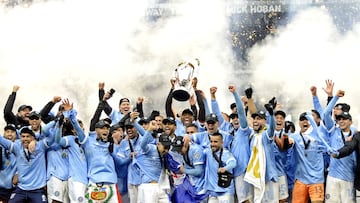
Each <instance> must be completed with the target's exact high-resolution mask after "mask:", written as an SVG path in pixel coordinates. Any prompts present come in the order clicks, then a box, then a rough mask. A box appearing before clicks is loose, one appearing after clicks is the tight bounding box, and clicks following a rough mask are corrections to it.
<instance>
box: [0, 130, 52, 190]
mask: <svg viewBox="0 0 360 203" xmlns="http://www.w3.org/2000/svg"><path fill="white" fill-rule="evenodd" d="M52 142H53V138H46V139H43V140H42V141H40V142H37V143H36V149H35V151H34V152H33V153H26V150H25V149H24V148H23V146H22V144H21V142H20V140H17V141H15V142H14V143H13V142H11V141H10V140H7V139H5V138H4V137H3V136H0V144H1V145H2V146H4V147H5V148H6V149H7V150H9V151H10V152H11V153H13V154H14V155H15V157H16V164H17V173H18V178H19V183H18V187H19V188H20V189H22V190H35V189H40V188H43V187H44V186H45V185H46V163H45V150H46V148H48V144H51V143H52ZM26 154H27V155H26Z"/></svg>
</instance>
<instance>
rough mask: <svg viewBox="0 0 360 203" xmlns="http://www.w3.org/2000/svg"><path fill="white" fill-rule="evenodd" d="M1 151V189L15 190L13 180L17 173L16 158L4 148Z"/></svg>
mask: <svg viewBox="0 0 360 203" xmlns="http://www.w3.org/2000/svg"><path fill="white" fill-rule="evenodd" d="M1 150H2V163H0V164H1V166H0V169H1V170H0V177H1V178H0V188H2V189H11V188H13V184H12V178H13V176H14V175H15V173H16V157H15V155H14V154H12V153H11V152H10V151H9V150H7V149H4V148H3V147H1Z"/></svg>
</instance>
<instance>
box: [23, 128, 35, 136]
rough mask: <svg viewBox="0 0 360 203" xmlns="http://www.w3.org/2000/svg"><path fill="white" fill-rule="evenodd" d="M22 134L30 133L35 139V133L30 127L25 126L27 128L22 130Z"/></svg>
mask: <svg viewBox="0 0 360 203" xmlns="http://www.w3.org/2000/svg"><path fill="white" fill-rule="evenodd" d="M21 133H29V134H30V135H32V136H33V137H35V133H34V131H32V130H31V129H30V128H29V127H28V126H25V127H23V128H21V130H20V134H21Z"/></svg>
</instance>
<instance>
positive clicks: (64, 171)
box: [46, 142, 69, 180]
mask: <svg viewBox="0 0 360 203" xmlns="http://www.w3.org/2000/svg"><path fill="white" fill-rule="evenodd" d="M68 154H69V150H68V149H67V148H63V147H61V145H59V144H58V143H56V142H54V143H53V144H52V145H51V146H50V147H49V148H48V149H47V150H46V160H47V170H46V180H49V179H50V177H51V176H54V177H56V178H57V179H60V180H68V178H69V156H68Z"/></svg>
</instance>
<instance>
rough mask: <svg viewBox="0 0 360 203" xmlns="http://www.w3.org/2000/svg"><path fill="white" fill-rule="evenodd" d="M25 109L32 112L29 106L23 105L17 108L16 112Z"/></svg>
mask: <svg viewBox="0 0 360 203" xmlns="http://www.w3.org/2000/svg"><path fill="white" fill-rule="evenodd" d="M25 109H29V111H32V107H31V106H30V105H26V104H23V105H21V106H19V108H18V112H20V111H23V110H25Z"/></svg>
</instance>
